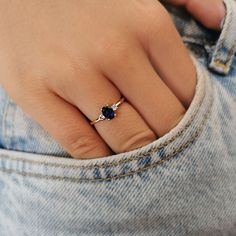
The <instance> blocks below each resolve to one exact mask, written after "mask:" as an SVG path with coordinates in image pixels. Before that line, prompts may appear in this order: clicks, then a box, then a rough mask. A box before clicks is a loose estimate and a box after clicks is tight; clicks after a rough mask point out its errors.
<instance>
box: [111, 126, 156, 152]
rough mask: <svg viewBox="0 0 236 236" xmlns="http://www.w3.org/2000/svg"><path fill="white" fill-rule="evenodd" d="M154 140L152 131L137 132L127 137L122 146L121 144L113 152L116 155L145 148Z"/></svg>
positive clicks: (154, 136)
mask: <svg viewBox="0 0 236 236" xmlns="http://www.w3.org/2000/svg"><path fill="white" fill-rule="evenodd" d="M155 139H156V135H155V134H154V133H153V131H152V130H150V129H146V130H142V131H139V132H137V133H135V134H133V135H132V136H129V137H127V139H126V140H125V141H124V143H123V144H121V145H120V146H119V148H118V150H115V151H116V152H117V153H121V152H127V151H131V150H134V149H137V148H139V147H142V146H145V145H147V144H149V143H151V142H153V141H154V140H155Z"/></svg>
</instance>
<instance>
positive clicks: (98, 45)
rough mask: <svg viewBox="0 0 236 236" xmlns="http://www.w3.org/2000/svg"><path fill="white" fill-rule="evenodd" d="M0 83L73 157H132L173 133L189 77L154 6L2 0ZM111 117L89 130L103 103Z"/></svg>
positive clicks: (183, 54)
mask: <svg viewBox="0 0 236 236" xmlns="http://www.w3.org/2000/svg"><path fill="white" fill-rule="evenodd" d="M0 48H1V53H0V78H1V83H2V85H3V86H4V88H5V90H6V91H7V92H8V94H9V95H10V96H11V97H12V99H13V100H14V101H15V102H16V103H17V104H18V105H19V106H20V107H21V108H22V109H23V110H24V111H25V112H27V113H28V114H29V115H30V116H31V117H33V118H34V119H35V120H36V121H37V122H38V123H39V124H41V126H42V127H44V128H45V129H46V130H47V131H48V132H49V133H50V134H51V135H52V136H53V137H54V138H55V139H56V140H57V141H58V142H59V143H61V144H62V145H63V147H64V148H65V149H66V150H67V151H68V152H69V153H70V154H71V155H72V157H74V158H94V157H101V156H107V155H111V154H112V153H113V152H115V153H120V152H125V151H129V150H133V149H136V148H138V147H141V146H144V145H146V144H148V143H151V142H152V141H154V140H155V139H156V138H157V137H160V136H162V135H164V134H165V133H167V132H168V131H169V130H170V129H171V128H173V127H174V126H175V125H176V124H177V123H178V122H179V121H180V119H181V118H182V116H183V115H184V113H185V111H186V109H187V108H188V106H189V104H190V102H191V101H192V98H193V95H194V90H195V84H196V78H195V77H196V72H195V68H194V65H193V63H192V61H191V59H190V56H189V54H188V51H187V50H186V48H185V47H184V45H183V43H182V41H181V38H180V36H179V35H178V33H177V31H176V29H175V27H174V25H173V23H172V21H171V19H170V17H169V14H168V12H167V11H166V10H165V9H164V7H163V6H162V5H161V4H160V3H159V2H158V1H156V0H150V1H143V0H129V1H127V0H119V1H117V0H100V1H96V0H70V1H68V0H58V1H54V0H47V1H45V0H42V1H38V0H21V1H16V0H12V1H1V8H0ZM121 95H123V96H125V97H126V102H124V103H123V104H121V106H120V107H119V109H118V110H117V117H116V118H114V119H112V120H110V121H109V120H104V121H100V122H98V123H97V124H95V126H91V125H90V124H89V121H90V120H94V119H96V118H97V117H98V115H99V114H100V108H101V107H102V106H103V105H105V104H107V103H108V104H113V103H115V102H117V101H118V100H119V98H120V96H121Z"/></svg>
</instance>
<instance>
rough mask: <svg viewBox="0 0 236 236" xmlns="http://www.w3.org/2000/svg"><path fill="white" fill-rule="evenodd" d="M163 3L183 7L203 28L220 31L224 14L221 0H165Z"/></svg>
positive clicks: (224, 9) (224, 10)
mask: <svg viewBox="0 0 236 236" xmlns="http://www.w3.org/2000/svg"><path fill="white" fill-rule="evenodd" d="M165 2H168V3H171V4H174V5H177V6H185V7H186V9H187V10H188V11H189V12H190V13H191V14H192V15H193V16H194V17H195V18H196V19H197V20H198V21H200V22H201V23H202V24H203V25H204V26H206V27H208V28H210V29H215V30H220V29H221V21H222V19H223V17H224V16H225V13H226V8H225V5H224V2H223V0H205V1H199V0H165Z"/></svg>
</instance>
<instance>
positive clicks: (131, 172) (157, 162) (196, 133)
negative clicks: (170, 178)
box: [0, 96, 214, 182]
mask: <svg viewBox="0 0 236 236" xmlns="http://www.w3.org/2000/svg"><path fill="white" fill-rule="evenodd" d="M213 102H214V99H213V96H211V101H210V104H209V109H208V111H207V112H206V113H205V115H204V118H203V120H202V123H201V125H200V126H199V127H198V129H197V130H196V131H195V133H194V135H192V136H191V137H192V138H191V139H189V140H188V141H187V142H185V143H184V144H183V145H181V146H180V147H179V148H177V149H175V150H174V152H172V153H171V154H169V156H167V157H166V158H165V159H162V160H159V161H156V162H154V163H152V164H150V165H148V166H145V167H143V168H139V169H137V170H135V171H129V172H128V173H125V174H120V175H115V176H112V177H107V178H94V179H89V178H84V179H83V178H75V177H66V176H56V175H43V174H36V173H27V172H20V171H16V170H13V169H4V168H0V171H1V172H4V173H9V174H11V173H15V174H18V175H21V176H28V177H34V178H37V179H51V180H58V181H60V180H67V181H70V182H84V181H85V182H88V181H89V182H95V181H110V180H115V179H121V178H123V177H127V176H132V175H134V174H135V173H139V172H143V171H145V170H148V169H151V168H154V167H156V166H159V165H161V164H163V163H165V162H166V161H170V160H171V159H173V158H174V157H175V156H176V155H178V154H179V153H181V152H183V151H184V150H185V149H186V148H187V147H188V146H189V145H190V144H192V143H193V141H195V140H196V139H197V138H198V137H199V136H200V134H201V132H202V130H203V128H204V126H205V125H206V123H207V121H208V118H209V117H210V114H211V110H212V106H213ZM188 123H190V122H188ZM182 130H184V129H182ZM159 148H160V147H158V148H153V149H151V152H154V151H156V150H158V149H159ZM142 155H143V156H145V154H142ZM143 156H142V157H143ZM6 158H8V157H7V156H6ZM8 159H9V158H8ZM38 164H39V163H38ZM47 164H49V163H47ZM60 167H68V166H65V165H60ZM80 167H89V168H91V167H92V166H77V167H74V166H73V168H75V169H78V168H80ZM94 167H98V166H96V165H94V166H93V168H94Z"/></svg>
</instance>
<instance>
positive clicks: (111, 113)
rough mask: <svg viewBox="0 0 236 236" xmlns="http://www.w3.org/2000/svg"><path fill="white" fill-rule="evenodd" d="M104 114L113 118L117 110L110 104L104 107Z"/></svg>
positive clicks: (108, 117)
mask: <svg viewBox="0 0 236 236" xmlns="http://www.w3.org/2000/svg"><path fill="white" fill-rule="evenodd" d="M102 114H103V115H104V116H105V117H106V118H107V119H110V120H111V119H113V118H114V117H115V112H114V111H113V109H112V108H111V107H109V106H105V107H103V108H102Z"/></svg>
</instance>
